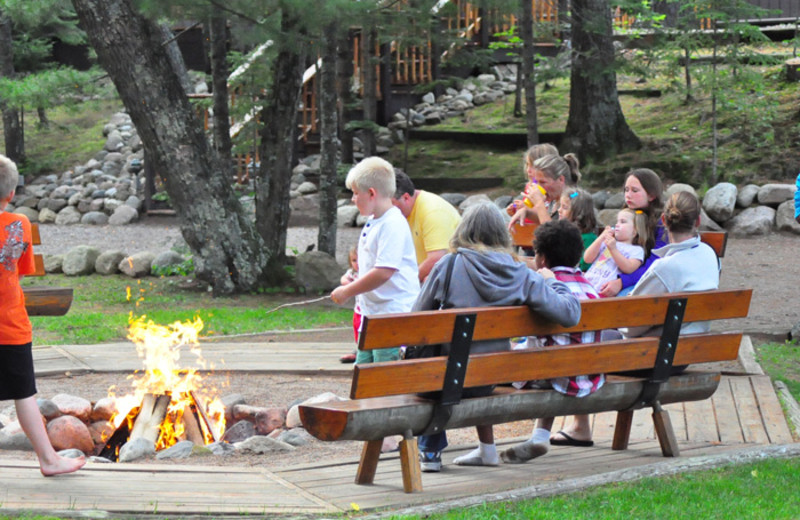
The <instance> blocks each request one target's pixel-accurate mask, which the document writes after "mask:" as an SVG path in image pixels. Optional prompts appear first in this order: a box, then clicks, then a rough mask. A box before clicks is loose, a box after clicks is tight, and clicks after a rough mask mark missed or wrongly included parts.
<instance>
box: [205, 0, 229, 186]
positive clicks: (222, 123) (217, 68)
mask: <svg viewBox="0 0 800 520" xmlns="http://www.w3.org/2000/svg"><path fill="white" fill-rule="evenodd" d="M209 25H210V27H211V31H210V33H211V82H212V91H213V95H214V149H215V150H216V151H217V155H218V156H219V160H220V161H221V162H222V164H223V166H227V167H228V170H229V171H230V170H231V169H232V168H233V159H232V156H231V149H232V147H233V145H232V144H231V119H230V110H229V107H228V99H229V94H228V25H227V19H226V18H225V17H224V16H221V15H219V14H217V15H216V16H213V17H212V18H211V23H210V24H209Z"/></svg>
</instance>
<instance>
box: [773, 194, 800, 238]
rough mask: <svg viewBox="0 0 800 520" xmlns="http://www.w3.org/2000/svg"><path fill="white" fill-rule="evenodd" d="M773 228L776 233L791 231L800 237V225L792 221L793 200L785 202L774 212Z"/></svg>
mask: <svg viewBox="0 0 800 520" xmlns="http://www.w3.org/2000/svg"><path fill="white" fill-rule="evenodd" d="M775 227H776V228H777V229H778V231H791V232H792V233H795V234H798V235H800V224H798V223H797V221H796V220H795V219H794V200H787V201H786V202H784V203H783V204H781V205H780V206H778V210H777V211H776V212H775Z"/></svg>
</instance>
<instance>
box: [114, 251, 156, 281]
mask: <svg viewBox="0 0 800 520" xmlns="http://www.w3.org/2000/svg"><path fill="white" fill-rule="evenodd" d="M155 258H156V255H155V253H151V252H149V251H143V252H141V253H136V254H135V255H132V256H129V257H127V258H123V259H122V260H121V261H120V263H119V264H118V265H117V267H119V270H120V271H122V273H123V274H126V275H128V276H130V277H131V278H141V277H143V276H147V275H148V274H150V271H151V270H152V265H153V260H155Z"/></svg>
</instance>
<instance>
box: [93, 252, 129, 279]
mask: <svg viewBox="0 0 800 520" xmlns="http://www.w3.org/2000/svg"><path fill="white" fill-rule="evenodd" d="M125 256H126V255H125V253H123V252H122V251H103V252H102V253H100V256H98V257H97V260H95V263H94V270H95V271H96V272H97V274H103V275H108V274H117V273H118V272H119V264H120V262H122V260H123V259H124V258H125Z"/></svg>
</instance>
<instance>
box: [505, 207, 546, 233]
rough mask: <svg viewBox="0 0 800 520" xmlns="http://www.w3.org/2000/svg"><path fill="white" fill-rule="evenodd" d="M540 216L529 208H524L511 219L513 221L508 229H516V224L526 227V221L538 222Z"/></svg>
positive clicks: (509, 223)
mask: <svg viewBox="0 0 800 520" xmlns="http://www.w3.org/2000/svg"><path fill="white" fill-rule="evenodd" d="M538 218H539V217H538V216H537V215H536V213H535V212H534V211H533V210H532V209H530V208H528V207H527V206H522V207H521V208H519V209H518V210H517V212H516V213H514V215H513V216H512V217H511V220H510V221H509V222H508V229H511V228H513V227H514V224H516V223H519V225H521V226H523V225H525V219H528V220H533V221H534V222H537V221H538Z"/></svg>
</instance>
